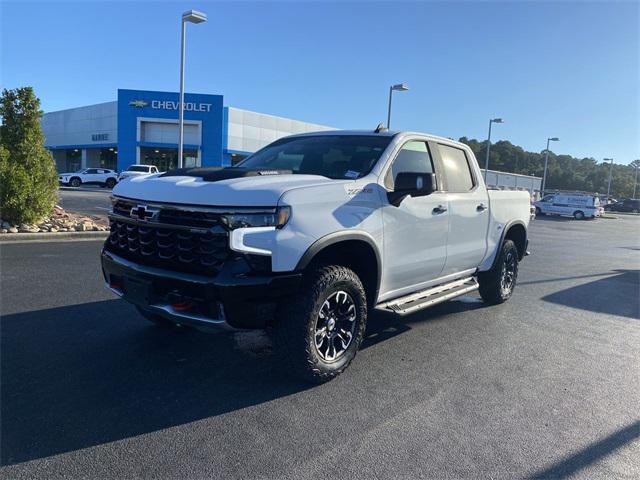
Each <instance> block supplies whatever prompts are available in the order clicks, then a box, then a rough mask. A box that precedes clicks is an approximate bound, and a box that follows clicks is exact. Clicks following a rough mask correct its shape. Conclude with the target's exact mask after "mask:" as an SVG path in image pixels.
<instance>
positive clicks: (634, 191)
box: [633, 160, 640, 198]
mask: <svg viewBox="0 0 640 480" xmlns="http://www.w3.org/2000/svg"><path fill="white" fill-rule="evenodd" d="M633 163H635V167H636V177H635V179H634V180H633V198H636V187H637V186H638V167H640V160H636V161H635V162H633Z"/></svg>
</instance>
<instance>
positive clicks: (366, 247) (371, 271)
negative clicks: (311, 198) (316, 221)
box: [296, 231, 382, 307]
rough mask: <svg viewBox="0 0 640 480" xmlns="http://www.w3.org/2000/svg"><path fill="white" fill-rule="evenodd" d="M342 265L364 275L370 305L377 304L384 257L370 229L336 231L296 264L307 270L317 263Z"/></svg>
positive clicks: (326, 236)
mask: <svg viewBox="0 0 640 480" xmlns="http://www.w3.org/2000/svg"><path fill="white" fill-rule="evenodd" d="M319 263H320V264H323V263H324V264H329V263H333V264H338V265H343V266H345V267H348V268H351V269H352V270H353V271H354V272H355V273H356V274H357V275H358V277H359V278H360V280H361V281H362V284H363V286H364V289H365V292H366V294H367V303H368V304H369V306H370V307H371V306H373V305H375V302H376V301H377V298H378V293H379V291H380V279H381V277H382V258H381V256H380V251H379V249H378V246H377V244H376V242H375V240H374V239H373V237H372V236H371V235H369V234H368V233H366V232H360V231H358V232H336V233H331V234H329V235H325V236H324V237H322V238H320V239H318V240H316V241H315V242H314V243H313V244H312V245H311V246H310V247H309V248H308V249H307V251H306V252H305V253H304V255H303V256H302V258H300V260H299V261H298V264H297V265H296V271H303V272H304V271H305V270H306V269H307V268H309V267H310V266H313V265H317V264H319Z"/></svg>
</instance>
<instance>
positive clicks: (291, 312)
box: [274, 265, 367, 383]
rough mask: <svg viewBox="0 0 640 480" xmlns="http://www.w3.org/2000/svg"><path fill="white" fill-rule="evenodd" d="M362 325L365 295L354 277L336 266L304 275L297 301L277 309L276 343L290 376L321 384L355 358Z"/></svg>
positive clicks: (360, 339) (358, 280)
mask: <svg viewBox="0 0 640 480" xmlns="http://www.w3.org/2000/svg"><path fill="white" fill-rule="evenodd" d="M366 321H367V300H366V295H365V291H364V287H363V286H362V282H361V281H360V279H359V278H358V276H357V275H356V274H355V272H353V271H352V270H350V269H349V268H346V267H343V266H339V265H331V266H325V267H320V268H317V269H315V270H314V271H311V272H309V274H308V275H307V277H306V279H305V281H304V285H303V288H302V289H301V291H300V293H299V294H298V295H297V296H295V297H291V298H288V299H285V300H283V301H282V302H281V304H280V305H279V306H278V308H277V312H276V318H275V331H274V333H275V341H276V344H277V346H278V348H279V353H280V354H281V356H282V357H283V361H284V363H285V365H286V368H287V369H288V370H289V371H290V372H292V373H293V374H295V375H296V376H297V377H299V378H302V379H303V380H306V381H310V382H313V383H321V382H326V381H328V380H331V379H332V378H334V377H336V376H337V375H339V374H340V373H342V371H344V370H345V369H346V368H347V367H348V366H349V364H350V363H351V361H352V360H353V359H354V357H355V356H356V353H357V351H358V348H359V347H360V342H361V341H362V337H363V335H364V331H365V325H366Z"/></svg>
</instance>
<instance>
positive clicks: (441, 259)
mask: <svg viewBox="0 0 640 480" xmlns="http://www.w3.org/2000/svg"><path fill="white" fill-rule="evenodd" d="M400 172H417V173H433V172H434V168H433V161H432V158H431V155H430V152H429V147H428V145H427V142H425V141H422V140H411V141H409V142H407V143H405V144H404V146H403V147H402V149H401V150H400V151H399V152H398V154H397V156H396V158H395V159H394V161H393V163H392V165H391V167H390V168H389V170H388V171H387V172H386V175H385V179H384V180H385V182H384V183H385V186H386V187H387V188H388V189H393V184H394V182H395V179H396V177H397V175H398V173H400ZM437 189H438V190H440V186H439V185H438V186H437ZM382 213H383V219H384V265H383V268H384V272H383V277H382V284H381V288H380V293H381V296H383V295H384V296H386V297H387V298H392V297H394V296H399V295H402V294H404V293H410V291H411V290H414V289H417V286H419V284H421V283H424V282H427V281H429V280H434V279H436V278H438V277H439V276H440V274H441V273H442V269H443V267H444V264H445V260H446V257H447V231H448V227H449V211H448V206H447V194H446V193H444V192H440V191H436V192H434V193H432V194H431V195H427V196H424V197H415V198H414V197H406V198H405V199H404V200H403V201H402V203H400V205H399V206H397V207H396V206H394V205H391V204H389V203H388V202H385V203H384V206H383V209H382ZM414 287H416V288H414Z"/></svg>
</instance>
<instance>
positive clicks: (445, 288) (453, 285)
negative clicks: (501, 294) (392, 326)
mask: <svg viewBox="0 0 640 480" xmlns="http://www.w3.org/2000/svg"><path fill="white" fill-rule="evenodd" d="M477 289H478V281H477V280H476V277H466V278H461V279H459V280H455V281H453V282H449V283H445V284H442V285H438V286H435V287H431V288H428V289H426V290H423V291H421V292H417V293H412V294H410V295H406V296H404V297H400V298H396V299H394V300H390V301H388V302H384V303H380V304H378V305H376V309H378V310H384V311H387V312H392V313H396V314H398V315H407V314H408V313H412V312H416V311H418V310H422V309H423V308H427V307H431V306H432V305H436V304H438V303H442V302H446V301H447V300H451V299H452V298H455V297H459V296H461V295H464V294H466V293H469V292H473V291H474V290H477Z"/></svg>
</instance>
